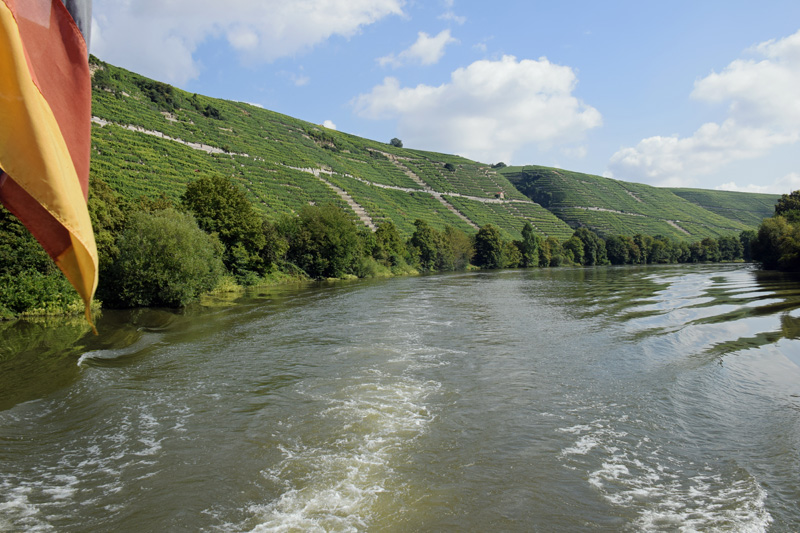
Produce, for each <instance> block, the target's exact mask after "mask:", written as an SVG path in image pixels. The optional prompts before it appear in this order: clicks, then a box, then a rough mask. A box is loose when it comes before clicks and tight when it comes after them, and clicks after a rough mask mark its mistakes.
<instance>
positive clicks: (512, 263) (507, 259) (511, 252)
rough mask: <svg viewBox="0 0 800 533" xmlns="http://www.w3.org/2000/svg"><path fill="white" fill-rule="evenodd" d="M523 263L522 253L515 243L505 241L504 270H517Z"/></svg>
mask: <svg viewBox="0 0 800 533" xmlns="http://www.w3.org/2000/svg"><path fill="white" fill-rule="evenodd" d="M520 263H522V252H520V251H519V248H517V246H516V244H514V242H513V241H503V268H517V267H518V266H520Z"/></svg>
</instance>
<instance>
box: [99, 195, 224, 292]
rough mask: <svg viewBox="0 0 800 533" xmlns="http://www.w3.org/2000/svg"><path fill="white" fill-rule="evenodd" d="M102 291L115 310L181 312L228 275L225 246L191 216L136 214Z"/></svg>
mask: <svg viewBox="0 0 800 533" xmlns="http://www.w3.org/2000/svg"><path fill="white" fill-rule="evenodd" d="M117 246H118V249H119V253H118V255H117V257H116V259H115V261H114V263H113V264H112V265H111V267H110V268H109V270H108V275H107V276H106V277H105V278H104V279H103V280H102V283H101V286H100V288H99V294H100V298H101V299H102V300H103V303H105V304H106V305H110V306H112V307H136V306H165V307H180V306H183V305H185V304H187V303H188V302H190V301H192V300H194V299H196V298H197V297H198V296H199V295H200V294H201V293H203V292H206V291H209V290H210V289H212V288H213V287H214V285H215V284H216V283H217V281H218V279H219V278H220V276H221V275H222V273H223V265H222V260H221V254H222V246H221V244H220V243H219V240H218V239H217V238H216V237H213V236H211V235H208V234H207V233H204V232H203V231H202V230H201V229H200V228H199V227H198V226H197V223H196V222H195V220H194V217H193V216H192V215H190V214H187V213H181V212H178V211H175V210H173V209H166V210H162V211H158V212H155V213H146V212H137V213H134V214H133V215H132V216H131V217H130V220H129V222H128V225H127V228H126V229H125V231H124V232H123V233H122V235H121V236H120V238H119V240H118V242H117Z"/></svg>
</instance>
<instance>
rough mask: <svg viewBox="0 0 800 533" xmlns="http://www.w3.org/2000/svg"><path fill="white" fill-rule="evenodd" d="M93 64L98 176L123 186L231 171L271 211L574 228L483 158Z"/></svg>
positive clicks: (555, 230) (123, 190)
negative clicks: (411, 146)
mask: <svg viewBox="0 0 800 533" xmlns="http://www.w3.org/2000/svg"><path fill="white" fill-rule="evenodd" d="M91 66H92V70H93V88H94V90H93V100H92V106H93V115H94V117H95V118H94V122H95V123H94V125H93V128H92V148H93V153H92V176H93V177H97V178H101V179H102V180H103V181H105V182H107V183H108V184H109V185H111V187H112V188H113V189H114V190H116V191H117V192H119V193H120V194H122V195H123V196H125V197H128V198H136V197H138V196H140V195H144V196H147V197H152V198H155V197H158V196H160V195H162V194H163V195H165V196H167V197H168V198H171V199H177V197H178V196H179V195H180V194H182V193H183V191H184V190H185V188H186V184H187V183H189V182H191V181H193V180H196V179H198V178H200V177H203V176H209V175H225V176H230V177H232V178H233V179H234V180H235V181H237V182H238V183H239V184H240V185H242V186H243V187H244V188H245V190H246V191H247V193H248V195H249V197H250V200H251V201H252V202H253V203H254V204H255V205H256V206H257V208H258V209H259V210H260V211H261V212H262V213H263V214H264V215H265V216H266V217H267V218H269V219H272V220H275V219H277V218H278V217H280V216H281V215H284V214H291V213H296V212H298V211H299V210H300V208H301V207H302V206H304V205H308V204H310V203H316V204H320V203H327V202H333V203H336V204H338V205H341V206H342V207H345V208H347V209H351V210H352V211H354V212H355V213H356V214H357V215H358V216H359V218H360V219H361V220H362V222H363V223H364V224H366V225H372V226H374V225H378V224H379V223H380V222H381V221H384V220H391V221H393V222H394V223H395V225H396V226H397V227H398V228H399V229H400V230H401V232H402V233H404V234H405V235H406V236H409V235H410V234H411V233H412V232H413V222H414V220H415V219H417V218H420V219H424V220H425V221H427V222H428V223H429V224H430V225H431V226H433V227H435V228H437V229H441V228H443V227H444V226H446V225H450V226H454V227H457V228H460V229H463V230H465V231H468V232H470V233H474V232H475V231H477V228H478V227H479V226H481V225H483V224H486V223H492V224H495V225H496V226H498V227H499V228H500V229H501V231H502V232H503V233H504V234H505V235H506V236H507V237H513V238H519V237H520V230H521V228H522V226H523V224H524V223H525V221H526V220H527V221H530V222H531V224H533V226H534V227H535V228H537V229H538V231H539V232H540V233H541V234H543V235H545V236H549V235H552V236H554V237H557V238H559V239H565V238H567V237H569V236H570V235H571V234H572V230H571V229H570V228H569V226H567V225H566V224H565V223H563V222H562V221H561V220H559V219H558V218H557V217H555V216H554V215H553V214H552V213H550V212H549V211H548V210H546V209H544V208H543V207H541V206H540V205H538V204H536V203H534V202H532V201H531V200H530V199H528V198H527V197H525V196H524V195H522V194H521V193H520V192H519V191H518V190H517V189H516V188H515V187H514V186H513V185H512V184H511V183H509V181H508V180H507V179H506V177H505V176H503V175H502V174H499V173H497V172H496V171H495V170H493V169H492V168H491V167H489V166H488V165H484V164H481V163H476V162H474V161H469V160H467V159H463V158H460V157H457V156H452V155H445V154H437V153H433V152H424V151H419V150H407V149H403V148H397V147H394V146H390V145H389V144H384V143H380V142H376V141H371V140H368V139H363V138H359V137H355V136H353V135H348V134H346V133H342V132H339V131H335V130H330V129H327V128H324V127H322V126H317V125H314V124H311V123H308V122H304V121H301V120H297V119H294V118H292V117H288V116H286V115H281V114H279V113H275V112H272V111H267V110H265V109H261V108H258V107H256V106H252V105H250V104H245V103H240V102H231V101H225V100H218V99H213V98H207V97H204V96H200V95H193V94H190V93H186V92H184V91H181V90H179V89H176V88H173V87H171V86H169V85H166V84H163V83H160V82H157V81H153V80H150V79H147V78H144V77H142V76H139V75H137V74H134V73H132V72H129V71H126V70H124V69H121V68H118V67H114V66H112V65H109V64H106V63H103V62H101V61H99V60H97V59H96V58H92V59H91ZM445 165H447V167H445Z"/></svg>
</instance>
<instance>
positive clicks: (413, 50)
mask: <svg viewBox="0 0 800 533" xmlns="http://www.w3.org/2000/svg"><path fill="white" fill-rule="evenodd" d="M457 42H458V40H457V39H454V38H453V37H452V36H451V35H450V30H444V31H441V32H440V33H439V35H436V36H434V37H431V36H430V35H428V34H427V33H425V32H424V31H421V32H419V33H418V34H417V41H416V42H415V43H414V44H412V45H411V46H410V47H409V48H407V49H406V50H403V51H402V52H400V53H399V54H398V55H396V56H395V55H394V54H390V55H388V56H384V57H381V58H379V59H378V63H380V65H381V66H382V67H384V66H386V65H391V66H393V67H400V66H402V65H406V64H420V65H435V64H436V63H438V62H439V60H440V59H441V58H442V56H444V49H445V47H446V46H447V45H448V44H452V43H457Z"/></svg>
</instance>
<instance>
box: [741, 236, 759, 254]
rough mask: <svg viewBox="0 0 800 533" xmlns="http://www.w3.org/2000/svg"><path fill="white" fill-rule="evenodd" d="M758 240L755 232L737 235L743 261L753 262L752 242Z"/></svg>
mask: <svg viewBox="0 0 800 533" xmlns="http://www.w3.org/2000/svg"><path fill="white" fill-rule="evenodd" d="M757 238H758V233H757V232H756V231H755V230H745V231H743V232H741V233H740V234H739V242H740V243H742V258H743V259H744V260H745V261H752V260H753V242H754V241H755V240H756V239H757Z"/></svg>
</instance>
